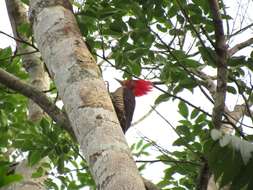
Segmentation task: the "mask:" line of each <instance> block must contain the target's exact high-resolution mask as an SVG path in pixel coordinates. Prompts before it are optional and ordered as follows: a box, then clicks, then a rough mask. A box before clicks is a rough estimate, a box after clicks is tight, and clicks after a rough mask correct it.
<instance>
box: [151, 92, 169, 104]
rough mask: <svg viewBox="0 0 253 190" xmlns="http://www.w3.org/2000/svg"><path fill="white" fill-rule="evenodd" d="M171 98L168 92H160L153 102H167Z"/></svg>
mask: <svg viewBox="0 0 253 190" xmlns="http://www.w3.org/2000/svg"><path fill="white" fill-rule="evenodd" d="M170 98H171V96H170V95H168V94H161V95H160V96H158V97H157V98H156V100H155V104H156V105H157V104H160V103H162V102H167V101H168V100H169V99H170Z"/></svg>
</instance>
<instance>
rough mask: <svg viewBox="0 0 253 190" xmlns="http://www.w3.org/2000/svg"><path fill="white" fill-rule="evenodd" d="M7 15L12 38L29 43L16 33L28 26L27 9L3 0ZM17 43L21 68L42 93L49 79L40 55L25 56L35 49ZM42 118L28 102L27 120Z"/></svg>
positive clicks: (37, 109)
mask: <svg viewBox="0 0 253 190" xmlns="http://www.w3.org/2000/svg"><path fill="white" fill-rule="evenodd" d="M5 2H6V7H7V10H8V15H9V18H10V21H11V27H12V31H13V34H14V37H15V38H17V39H19V38H21V39H23V40H25V41H27V42H31V41H30V40H29V39H28V38H27V36H25V35H24V34H22V33H20V32H19V31H18V29H19V27H20V26H21V25H24V24H29V20H28V17H27V9H26V8H25V6H24V4H23V3H22V2H21V1H20V0H5ZM16 43H17V50H18V53H19V54H24V55H22V56H21V58H22V60H23V66H24V68H25V69H26V71H27V72H28V74H29V80H30V84H32V85H33V86H35V87H36V88H38V90H41V91H44V90H48V89H49V85H50V83H49V77H48V74H47V72H46V71H45V68H44V65H43V63H42V62H41V60H40V53H32V54H27V53H28V52H34V51H35V49H34V48H32V47H30V46H28V45H25V46H24V44H22V43H20V42H18V41H17V42H16ZM42 117H43V110H42V109H41V108H40V107H39V106H38V105H37V104H35V103H34V102H33V101H32V100H29V105H28V118H29V120H31V121H39V120H40V119H41V118H42Z"/></svg>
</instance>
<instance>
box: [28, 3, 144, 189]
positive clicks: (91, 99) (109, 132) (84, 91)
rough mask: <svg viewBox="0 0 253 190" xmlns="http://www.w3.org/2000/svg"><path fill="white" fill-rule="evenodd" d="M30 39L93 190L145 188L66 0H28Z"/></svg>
mask: <svg viewBox="0 0 253 190" xmlns="http://www.w3.org/2000/svg"><path fill="white" fill-rule="evenodd" d="M29 13H30V19H31V21H32V23H33V31H34V36H35V40H36V42H37V45H38V47H39V50H40V52H41V54H42V57H43V59H44V61H45V63H46V65H47V67H48V70H49V72H50V75H51V76H52V77H53V79H54V81H55V83H56V87H57V89H58V91H59V95H60V97H61V99H62V101H63V103H64V106H65V110H66V112H67V114H68V116H69V119H70V122H71V124H72V127H73V128H74V131H75V134H76V137H77V140H78V142H79V143H80V146H81V150H82V152H83V153H84V155H85V158H86V160H87V162H88V163H89V167H90V169H91V172H92V175H93V178H94V180H95V182H96V184H97V188H98V189H105V190H107V189H108V190H109V189H110V190H144V189H145V187H144V184H143V181H142V179H141V177H140V175H139V174H138V170H137V167H136V165H135V163H134V160H133V158H132V156H131V153H130V150H129V148H128V145H127V143H126V140H125V138H124V135H123V133H122V131H121V128H120V125H119V122H118V119H117V117H116V114H115V112H114V109H113V106H112V103H111V100H110V97H109V94H108V92H107V89H106V87H105V84H104V81H103V80H102V77H101V73H100V70H99V69H98V67H97V65H96V63H95V60H94V58H93V57H92V56H91V54H90V52H89V51H88V49H87V47H86V45H85V43H84V41H83V38H82V36H81V34H80V31H79V28H78V26H77V23H76V20H75V17H74V15H73V13H72V11H71V4H70V3H69V2H68V1H66V0H62V1H61V0H51V1H43V0H31V1H30V11H29Z"/></svg>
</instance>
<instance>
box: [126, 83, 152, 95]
mask: <svg viewBox="0 0 253 190" xmlns="http://www.w3.org/2000/svg"><path fill="white" fill-rule="evenodd" d="M121 84H122V86H125V87H127V88H128V89H131V90H132V91H133V93H134V95H135V96H143V95H145V94H147V93H148V92H150V91H151V89H152V88H153V84H152V82H150V81H147V80H125V81H122V82H121Z"/></svg>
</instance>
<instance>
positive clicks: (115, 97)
mask: <svg viewBox="0 0 253 190" xmlns="http://www.w3.org/2000/svg"><path fill="white" fill-rule="evenodd" d="M116 80H117V79H116ZM117 81H118V82H119V83H120V84H121V87H119V88H118V89H116V91H115V92H113V93H111V99H112V103H113V106H114V109H115V111H116V114H117V117H118V120H119V122H120V125H121V128H122V130H123V133H126V131H127V130H128V128H129V127H130V126H131V121H132V118H133V114H134V108H135V97H139V96H143V95H145V94H147V93H148V92H149V91H151V89H152V87H153V84H152V82H150V81H147V80H124V81H120V80H117Z"/></svg>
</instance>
